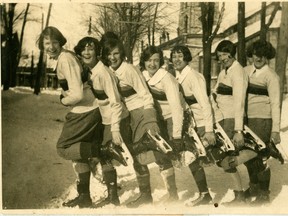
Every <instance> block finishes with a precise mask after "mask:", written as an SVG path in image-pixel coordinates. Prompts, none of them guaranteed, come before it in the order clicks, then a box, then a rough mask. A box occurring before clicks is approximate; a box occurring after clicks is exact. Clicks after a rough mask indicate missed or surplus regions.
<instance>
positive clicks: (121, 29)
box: [92, 2, 169, 63]
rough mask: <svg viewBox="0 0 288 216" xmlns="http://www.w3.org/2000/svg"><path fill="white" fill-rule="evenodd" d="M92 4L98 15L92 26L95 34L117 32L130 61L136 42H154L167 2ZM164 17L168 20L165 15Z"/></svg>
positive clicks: (160, 26)
mask: <svg viewBox="0 0 288 216" xmlns="http://www.w3.org/2000/svg"><path fill="white" fill-rule="evenodd" d="M94 6H96V7H98V10H95V13H96V11H97V13H98V14H100V15H99V18H98V19H97V20H96V21H97V24H94V25H93V26H92V29H93V31H94V32H97V34H99V33H100V34H102V33H104V32H107V31H113V32H115V33H116V34H118V36H119V37H120V39H121V40H122V41H123V44H124V46H125V48H126V54H127V60H128V61H129V62H131V63H132V62H133V50H134V48H135V47H136V44H137V42H141V41H142V40H145V41H148V44H155V34H156V33H159V32H160V30H161V31H162V30H163V26H162V25H160V24H159V21H160V20H161V19H163V17H165V14H164V13H163V11H164V9H165V7H167V3H141V2H137V3H106V4H94ZM95 16H96V15H95ZM166 19H167V21H169V19H168V18H167V15H166ZM168 25H169V24H168Z"/></svg>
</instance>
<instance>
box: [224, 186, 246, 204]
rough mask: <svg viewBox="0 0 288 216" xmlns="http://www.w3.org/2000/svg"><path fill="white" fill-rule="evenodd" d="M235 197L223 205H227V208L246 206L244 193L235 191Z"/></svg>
mask: <svg viewBox="0 0 288 216" xmlns="http://www.w3.org/2000/svg"><path fill="white" fill-rule="evenodd" d="M234 195H235V198H234V199H233V200H232V201H230V202H226V203H223V205H225V206H239V205H244V204H245V195H244V191H236V190H234Z"/></svg>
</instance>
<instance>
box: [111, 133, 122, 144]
mask: <svg viewBox="0 0 288 216" xmlns="http://www.w3.org/2000/svg"><path fill="white" fill-rule="evenodd" d="M111 133H112V141H113V142H114V143H115V145H119V146H121V144H122V143H123V139H122V136H121V134H120V131H112V132H111Z"/></svg>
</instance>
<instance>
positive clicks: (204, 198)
mask: <svg viewBox="0 0 288 216" xmlns="http://www.w3.org/2000/svg"><path fill="white" fill-rule="evenodd" d="M211 203H212V197H211V195H210V193H209V192H202V193H200V195H199V197H198V198H197V199H195V200H193V201H191V202H190V203H188V204H187V206H199V205H208V204H211Z"/></svg>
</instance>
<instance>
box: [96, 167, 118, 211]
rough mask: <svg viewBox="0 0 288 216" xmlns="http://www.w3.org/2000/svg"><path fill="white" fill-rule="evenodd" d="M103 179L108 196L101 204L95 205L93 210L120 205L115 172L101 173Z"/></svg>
mask: <svg viewBox="0 0 288 216" xmlns="http://www.w3.org/2000/svg"><path fill="white" fill-rule="evenodd" d="M103 178H104V181H105V183H106V186H107V191H108V196H107V197H106V198H105V199H104V200H103V201H101V202H99V203H96V204H95V208H102V207H104V206H106V205H110V204H112V205H115V206H119V205H120V200H119V197H118V191H117V189H118V187H117V173H116V170H115V169H113V170H108V171H104V172H103Z"/></svg>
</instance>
